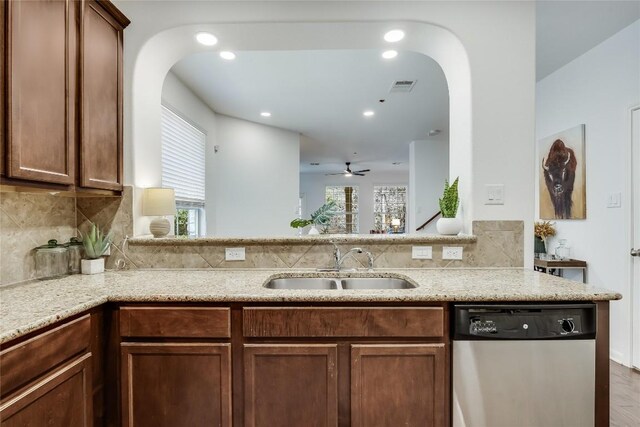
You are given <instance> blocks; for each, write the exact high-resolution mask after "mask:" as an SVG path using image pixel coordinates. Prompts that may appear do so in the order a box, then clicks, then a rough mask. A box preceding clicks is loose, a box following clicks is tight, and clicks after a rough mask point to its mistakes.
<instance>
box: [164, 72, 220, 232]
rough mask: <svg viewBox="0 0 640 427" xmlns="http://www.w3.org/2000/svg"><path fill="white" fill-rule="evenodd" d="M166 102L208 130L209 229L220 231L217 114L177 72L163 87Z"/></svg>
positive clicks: (207, 200)
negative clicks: (217, 213)
mask: <svg viewBox="0 0 640 427" xmlns="http://www.w3.org/2000/svg"><path fill="white" fill-rule="evenodd" d="M162 102H163V104H166V105H167V106H169V107H170V108H172V109H173V110H174V111H176V112H177V113H178V114H180V115H181V116H182V117H183V118H185V119H187V120H188V121H190V122H192V124H194V125H196V126H197V127H199V128H200V129H201V130H203V131H204V132H205V133H206V146H205V224H206V226H205V231H206V233H207V234H209V235H214V234H215V232H216V212H215V209H214V203H213V201H214V200H215V199H216V193H215V185H212V183H214V182H215V181H214V180H215V176H214V171H215V170H216V157H215V153H214V148H213V147H214V146H215V145H216V129H217V128H216V114H215V113H214V112H213V111H212V110H211V109H210V108H209V107H208V106H207V105H206V104H205V103H204V102H202V101H201V100H200V98H198V97H197V96H196V95H195V94H194V93H193V92H191V90H189V88H187V87H186V86H185V85H184V83H182V81H180V79H178V78H177V77H176V76H175V74H173V73H169V74H167V77H166V78H165V80H164V85H163V86H162Z"/></svg>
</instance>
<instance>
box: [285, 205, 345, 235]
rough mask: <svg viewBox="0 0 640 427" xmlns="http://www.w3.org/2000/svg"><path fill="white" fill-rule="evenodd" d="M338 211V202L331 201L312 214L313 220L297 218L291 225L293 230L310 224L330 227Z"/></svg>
mask: <svg viewBox="0 0 640 427" xmlns="http://www.w3.org/2000/svg"><path fill="white" fill-rule="evenodd" d="M336 210H337V205H336V202H335V201H333V200H329V201H328V202H327V203H325V204H324V205H322V206H320V207H319V208H318V210H316V211H315V212H314V213H312V214H311V219H302V218H296V219H294V220H293V221H291V223H290V224H289V225H291V227H293V228H302V227H306V226H307V225H310V224H314V225H321V226H322V225H324V226H327V225H329V222H331V218H333V217H334V216H335V215H336V213H337V212H336Z"/></svg>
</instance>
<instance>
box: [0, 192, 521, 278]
mask: <svg viewBox="0 0 640 427" xmlns="http://www.w3.org/2000/svg"><path fill="white" fill-rule="evenodd" d="M0 196H1V197H0V251H1V255H0V257H1V258H0V267H1V268H0V284H9V283H16V282H21V281H25V280H31V279H35V278H36V273H35V262H34V257H33V248H34V247H36V246H39V245H42V244H45V243H46V242H47V240H48V239H51V238H55V239H58V240H59V241H61V242H64V241H68V240H69V238H70V237H72V236H75V235H76V228H77V229H78V230H80V231H81V232H82V233H84V232H86V231H87V230H88V228H89V226H90V225H91V223H96V224H98V225H100V226H101V227H103V228H104V229H105V230H113V233H114V242H113V245H111V255H110V256H108V257H107V259H106V266H107V268H108V269H114V268H127V269H138V268H283V269H288V268H318V267H328V266H331V264H332V262H333V261H332V254H333V248H332V246H331V245H330V244H329V243H328V242H327V241H326V238H322V237H321V238H319V239H318V240H317V241H316V240H313V239H308V238H305V239H300V241H299V242H294V243H291V240H292V239H289V241H288V242H287V243H286V244H282V243H277V239H274V242H268V241H267V242H264V243H258V242H251V239H249V240H247V241H244V242H238V243H237V244H236V246H243V247H245V248H246V260H245V261H225V259H224V249H225V247H229V246H230V242H229V241H228V240H227V241H220V242H217V243H216V241H215V239H211V240H209V241H207V240H204V241H197V242H193V243H192V242H184V241H180V242H176V243H175V244H172V243H171V242H167V241H166V240H165V241H163V242H158V243H157V244H155V243H154V242H153V241H151V242H149V241H147V242H146V243H144V244H139V243H135V242H134V243H131V244H129V245H126V247H125V248H124V249H123V242H124V240H125V236H132V235H133V198H132V188H131V187H125V189H124V191H123V196H122V197H81V198H80V197H79V198H73V197H60V196H53V195H49V194H46V193H45V194H27V193H2V194H1V195H0ZM473 231H474V235H475V239H474V238H461V239H457V240H454V241H453V242H452V243H449V242H447V241H446V239H438V238H435V239H433V241H431V242H429V243H416V242H414V241H412V240H409V241H403V240H402V239H398V240H396V241H390V240H381V239H374V240H369V238H368V237H366V236H365V238H364V239H363V240H364V241H362V242H357V243H354V242H353V241H349V242H344V241H342V240H345V238H339V239H338V240H340V241H341V242H340V243H339V246H340V249H341V250H342V251H343V253H346V251H348V250H349V249H350V248H352V247H354V246H362V247H363V249H365V250H367V251H370V252H371V253H372V254H373V256H374V266H375V267H376V268H396V267H397V268H453V267H523V266H524V254H523V249H524V240H523V238H524V237H523V235H524V223H523V221H475V222H474V223H473ZM325 237H326V236H325ZM346 239H348V240H350V239H349V238H346ZM356 239H357V238H356ZM267 240H269V239H267ZM412 245H429V246H432V248H433V259H431V260H414V259H412V258H411V247H412ZM447 245H450V246H461V247H462V248H463V252H464V253H463V259H462V260H461V261H451V260H443V259H442V250H443V249H442V248H443V246H447ZM344 266H345V267H346V268H349V267H357V268H362V267H366V266H367V257H366V256H365V255H364V254H356V255H355V256H354V257H352V258H349V259H347V260H346V261H345V264H344Z"/></svg>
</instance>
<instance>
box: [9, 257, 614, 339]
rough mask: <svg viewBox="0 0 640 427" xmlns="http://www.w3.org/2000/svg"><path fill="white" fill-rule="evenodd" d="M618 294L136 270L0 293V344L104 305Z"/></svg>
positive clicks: (570, 287) (505, 278) (421, 278)
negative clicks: (284, 283) (367, 285)
mask: <svg viewBox="0 0 640 427" xmlns="http://www.w3.org/2000/svg"><path fill="white" fill-rule="evenodd" d="M301 276H309V277H318V276H322V277H357V276H366V277H401V278H405V279H406V280H408V281H409V282H411V283H413V284H415V285H417V286H418V287H417V288H414V289H396V290H342V289H335V290H275V289H268V288H265V287H264V286H263V285H264V284H265V283H266V282H268V281H269V280H270V279H271V278H273V277H301ZM620 298H622V296H621V295H620V294H618V293H616V292H613V291H609V290H606V289H601V288H596V287H592V286H588V285H584V284H582V283H578V282H573V281H569V280H565V279H561V278H558V277H554V276H550V275H547V274H542V273H537V272H534V271H531V270H525V269H385V270H376V271H375V272H366V271H361V272H356V273H342V272H341V273H340V274H339V275H338V274H336V273H318V272H316V271H313V270H263V269H250V270H215V271H211V270H184V269H183V270H136V271H121V272H107V273H105V274H99V275H95V276H83V275H74V276H68V277H65V278H62V279H57V280H46V281H38V282H31V283H25V284H20V285H13V286H7V287H4V288H0V343H3V342H6V341H9V340H11V339H14V338H17V337H19V336H21V335H24V334H26V333H28V332H31V331H33V330H36V329H38V328H41V327H44V326H47V325H49V324H52V323H54V322H56V321H58V320H61V319H64V318H67V317H70V316H73V315H74V314H78V313H81V312H83V311H85V310H88V309H90V308H93V307H96V306H98V305H100V304H103V303H105V302H107V301H115V302H170V301H181V302H206V301H209V302H225V301H226V302H232V301H233V302H248V301H264V302H272V303H273V302H327V303H330V302H371V303H375V302H394V301H395V302H405V303H406V302H424V301H434V302H435V301H473V302H495V301H606V300H615V299H620Z"/></svg>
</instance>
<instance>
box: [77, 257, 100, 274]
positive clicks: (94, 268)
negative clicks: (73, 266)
mask: <svg viewBox="0 0 640 427" xmlns="http://www.w3.org/2000/svg"><path fill="white" fill-rule="evenodd" d="M80 269H81V270H82V274H99V273H104V258H96V259H83V260H82V261H80Z"/></svg>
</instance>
